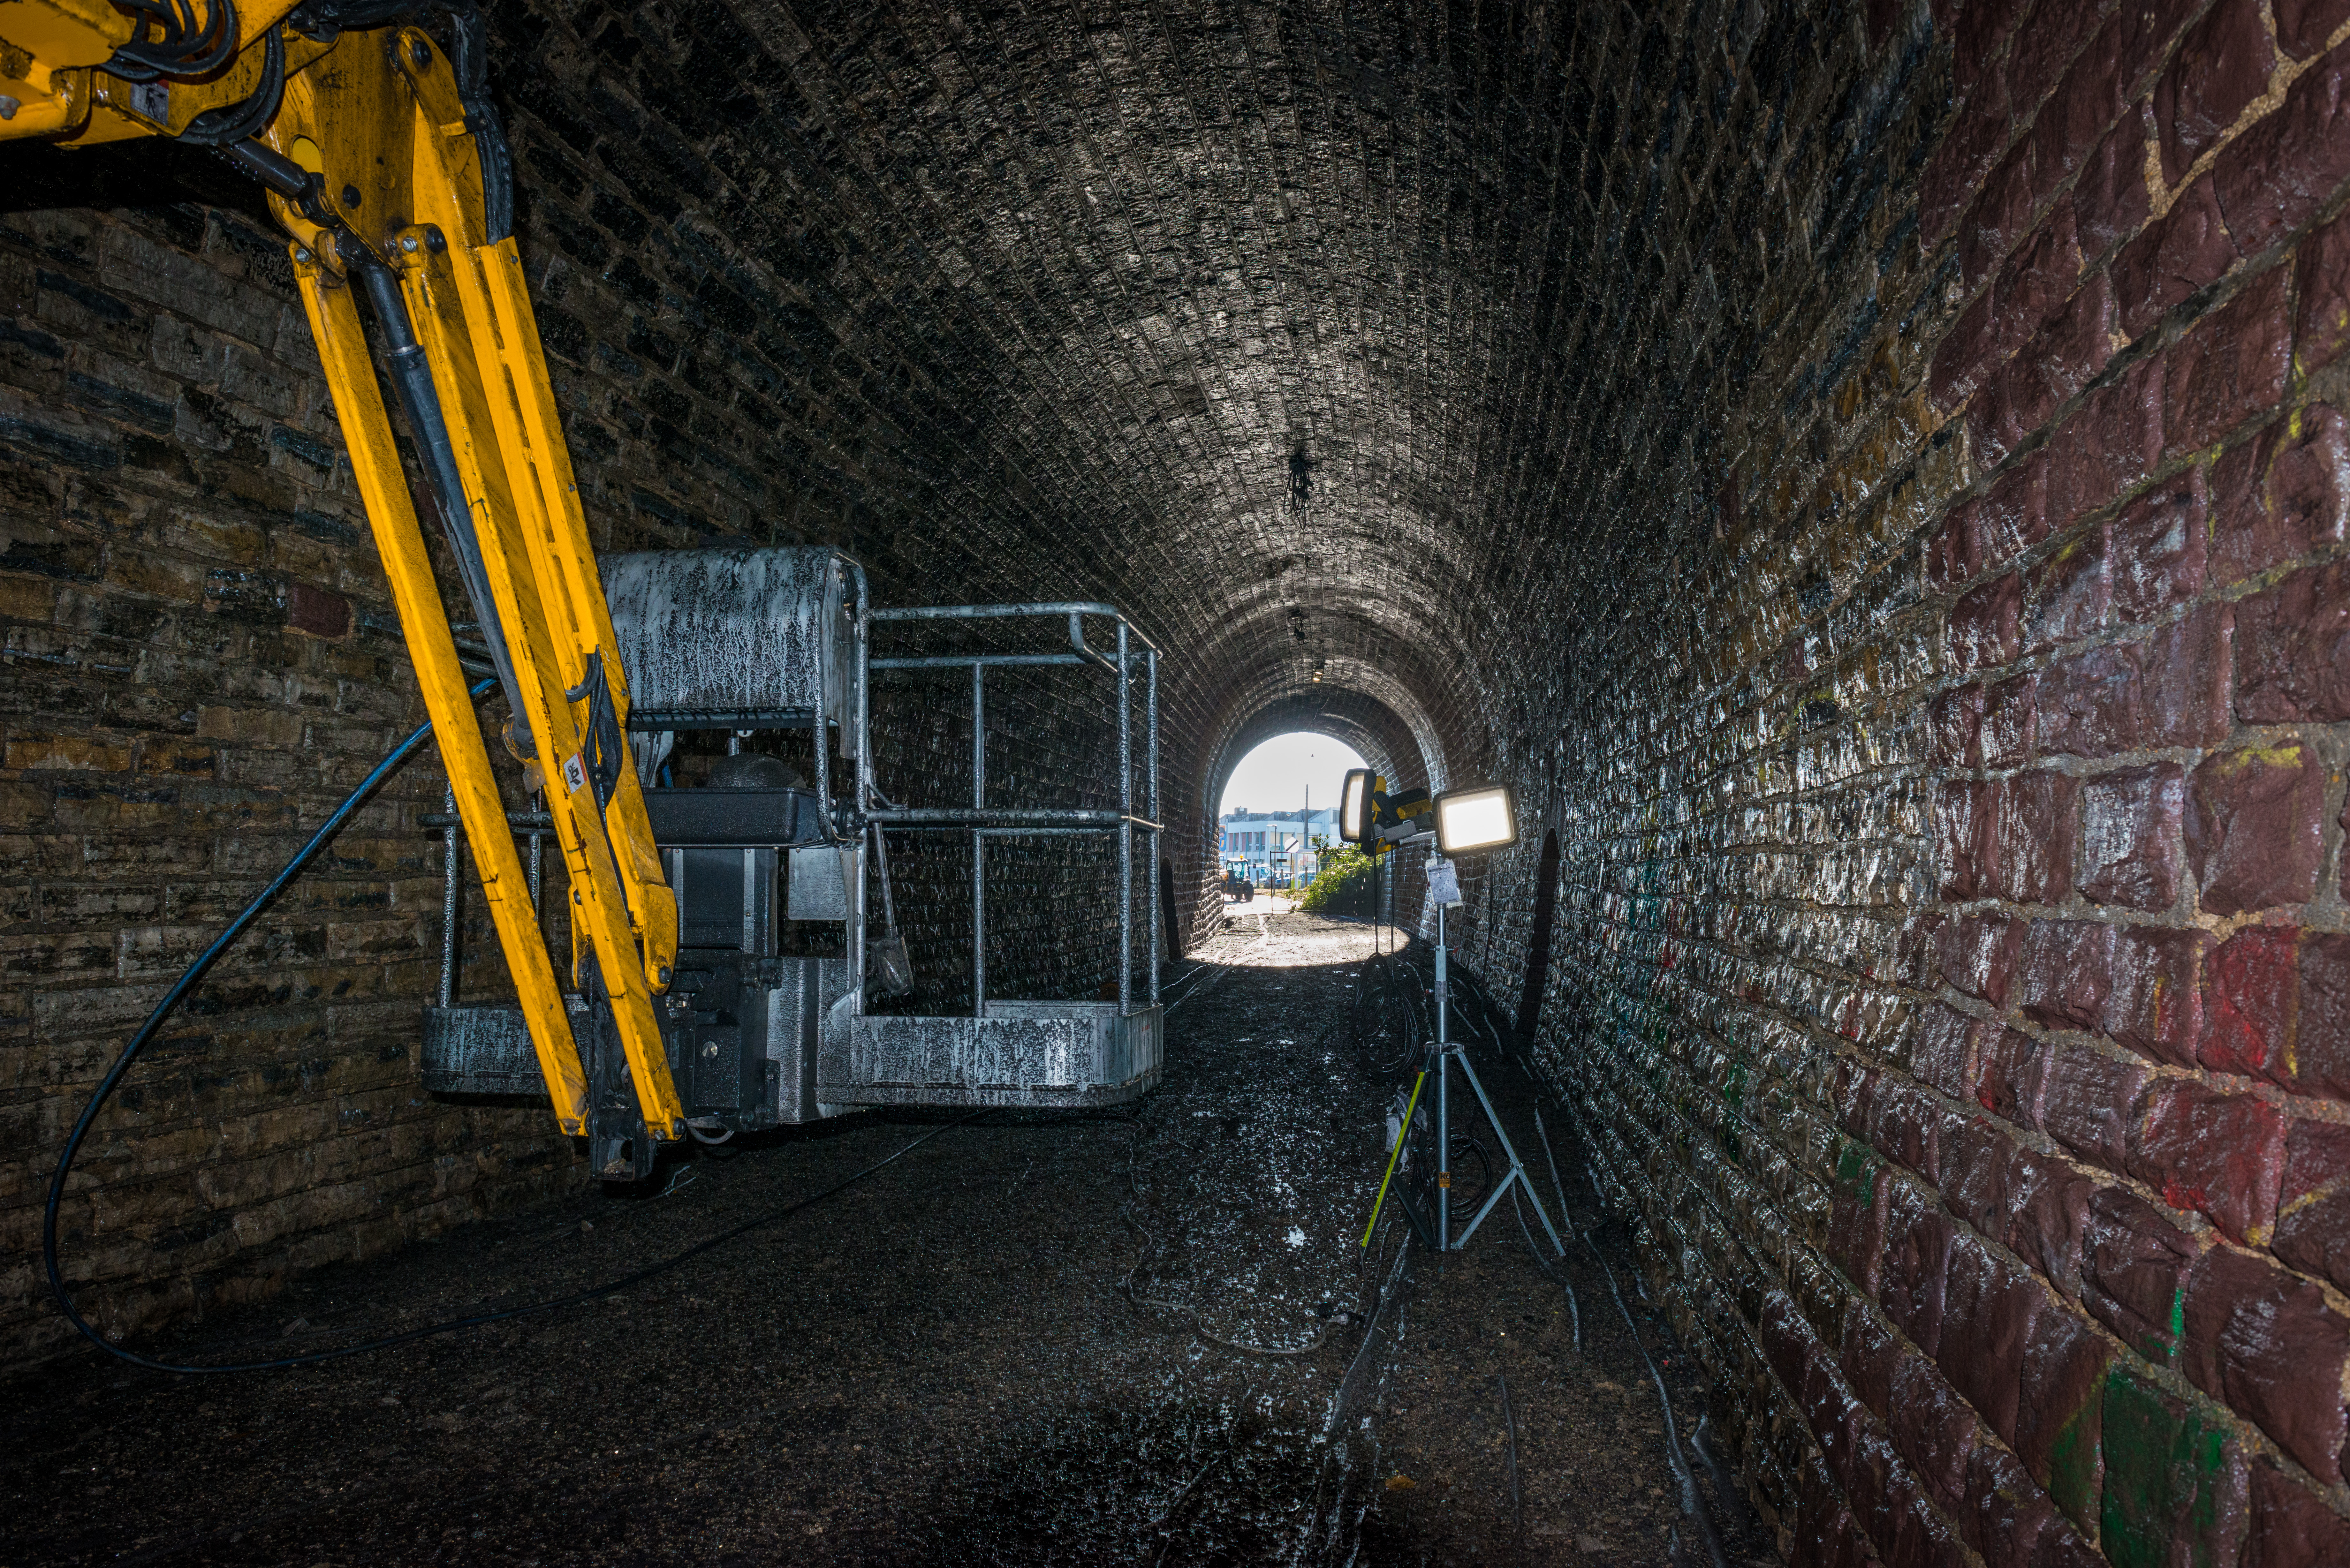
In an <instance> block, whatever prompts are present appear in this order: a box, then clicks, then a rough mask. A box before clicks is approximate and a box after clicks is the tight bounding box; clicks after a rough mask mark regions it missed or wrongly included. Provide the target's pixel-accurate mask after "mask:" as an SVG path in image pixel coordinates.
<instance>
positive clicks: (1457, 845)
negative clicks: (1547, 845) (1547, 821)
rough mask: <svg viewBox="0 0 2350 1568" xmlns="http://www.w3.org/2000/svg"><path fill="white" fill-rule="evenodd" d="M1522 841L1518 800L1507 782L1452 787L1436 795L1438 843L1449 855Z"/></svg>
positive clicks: (1471, 853) (1475, 852) (1466, 853)
mask: <svg viewBox="0 0 2350 1568" xmlns="http://www.w3.org/2000/svg"><path fill="white" fill-rule="evenodd" d="M1517 841H1518V803H1517V800H1516V798H1515V797H1514V796H1513V795H1512V794H1510V786H1509V785H1507V784H1482V785H1479V786H1476V787H1474V788H1470V789H1449V790H1446V791H1445V792H1444V793H1443V794H1440V795H1438V796H1437V797H1436V846H1437V848H1438V849H1440V851H1442V852H1443V853H1444V854H1446V855H1474V854H1477V853H1478V852H1480V851H1482V850H1487V849H1507V848H1508V847H1509V846H1511V845H1513V844H1515V843H1516V842H1517Z"/></svg>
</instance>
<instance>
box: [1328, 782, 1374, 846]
mask: <svg viewBox="0 0 2350 1568" xmlns="http://www.w3.org/2000/svg"><path fill="white" fill-rule="evenodd" d="M1378 787H1379V775H1378V774H1375V773H1373V772H1371V770H1370V769H1368V768H1348V769H1347V784H1346V788H1345V789H1344V790H1343V791H1342V792H1341V793H1340V794H1339V796H1338V838H1339V841H1340V842H1341V843H1346V844H1360V843H1361V842H1362V841H1363V835H1364V834H1366V833H1367V832H1368V831H1369V830H1370V826H1371V796H1372V795H1374V794H1378Z"/></svg>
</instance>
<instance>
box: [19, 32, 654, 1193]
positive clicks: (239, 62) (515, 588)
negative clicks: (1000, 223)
mask: <svg viewBox="0 0 2350 1568" xmlns="http://www.w3.org/2000/svg"><path fill="white" fill-rule="evenodd" d="M436 17H437V18H441V19H442V20H443V21H444V22H445V28H444V35H445V36H443V37H441V38H436V37H434V36H432V35H431V34H429V33H428V32H427V31H426V30H425V29H424V28H423V27H422V26H414V25H406V24H410V23H412V22H417V21H423V20H427V19H431V18H436ZM452 48H453V49H455V50H456V51H457V54H458V57H459V58H458V59H456V60H452V57H451V50H452ZM480 75H481V66H480V37H479V22H478V18H477V17H476V16H475V15H474V13H473V9H472V5H471V0H462V3H459V4H442V5H432V6H423V5H397V4H392V3H387V0H341V3H339V4H338V3H333V0H311V3H309V4H307V5H301V6H298V7H297V6H293V5H286V4H284V3H281V0H234V3H229V0H209V4H207V0H135V3H128V4H126V5H122V6H120V7H118V6H117V5H109V4H104V3H102V0H0V139H11V138H21V137H40V138H44V139H47V140H57V141H61V142H63V143H65V144H66V145H68V146H86V145H89V144H92V143H97V142H102V141H111V140H120V139H123V138H126V137H133V136H176V137H180V138H182V139H184V140H192V141H196V142H199V143H201V144H204V145H210V146H213V147H216V148H218V149H219V150H220V151H221V152H222V153H223V154H224V156H225V157H227V158H228V159H229V160H230V161H232V162H233V163H235V164H237V165H238V166H239V167H241V168H243V169H244V170H245V171H247V172H248V173H251V174H253V175H254V176H255V178H256V179H259V180H260V181H262V182H263V183H264V184H265V185H266V186H267V187H268V189H269V192H270V202H271V206H272V208H273V209H274V210H275V212H276V214H277V217H278V219H279V221H280V222H281V223H283V224H284V225H285V227H286V231H287V232H288V233H289V234H291V235H292V236H293V239H292V244H291V246H290V250H291V253H292V255H293V258H294V271H295V275H296V280H297V282H298V284H299V286H300V289H301V294H302V304H303V308H304V309H305V310H306V311H307V313H308V316H309V320H310V331H311V334H312V336H313V337H316V339H317V346H318V357H319V359H320V360H321V362H322V363H323V364H324V366H325V368H326V373H327V382H328V388H329V389H330V391H331V393H332V395H333V398H334V403H335V413H336V417H337V419H338V421H340V422H341V424H342V428H343V435H344V439H345V441H347V442H348V444H349V447H350V453H351V466H352V469H353V472H355V474H356V475H357V478H358V481H359V493H360V495H361V496H362V498H363V499H364V500H365V502H366V505H367V514H368V522H369V526H370V527H371V528H372V530H373V532H374V535H375V541H376V548H377V550H378V552H379V553H380V555H381V556H382V559H383V568H384V574H385V576H386V577H387V578H389V579H390V585H391V592H392V597H393V600H394V602H395V604H396V605H397V607H398V609H399V613H400V627H401V629H402V631H403V633H404V635H405V636H406V639H407V642H408V649H409V654H410V657H411V659H413V660H414V663H415V666H416V674H417V680H418V683H419V684H420V685H421V687H422V688H423V692H424V701H425V706H426V708H427V710H428V711H430V713H431V715H432V725H433V735H434V738H435V740H436V741H437V742H439V744H440V747H441V754H442V762H443V763H444V764H445V765H446V767H447V769H448V773H449V778H450V781H451V784H452V787H453V788H454V790H455V794H456V798H457V809H458V812H459V815H461V816H462V817H463V822H464V826H465V834H466V837H467V839H468V841H469V842H470V843H471V844H472V846H473V858H474V863H475V865H476V866H477V867H479V869H480V872H481V877H482V885H483V888H484V892H485V894H486V895H487V898H488V902H489V908H490V912H491V915H492V918H493V919H494V921H495V923H496V927H497V932H498V940H499V942H500V943H501V945H502V946H503V947H504V950H505V955H506V961H507V964H508V967H509V968H510V969H511V971H512V972H513V974H514V977H515V987H516V989H517V990H518V992H520V994H521V1001H522V1008H523V1012H524V1014H525V1017H526V1018H527V1019H528V1020H529V1023H530V1033H531V1039H532V1042H533V1044H535V1046H536V1050H537V1054H538V1060H539V1065H540V1068H541V1070H542V1071H543V1072H544V1074H545V1075H546V1085H547V1088H548V1091H549V1092H550V1094H551V1095H552V1096H553V1098H554V1102H555V1114H556V1120H557V1122H558V1123H559V1124H560V1125H561V1127H562V1128H563V1130H564V1131H565V1132H567V1133H573V1134H582V1135H586V1136H587V1137H588V1138H589V1141H590V1157H591V1161H592V1163H593V1164H594V1165H595V1166H596V1168H597V1170H598V1174H599V1175H603V1176H606V1177H612V1178H625V1177H629V1176H631V1175H638V1176H640V1175H643V1174H644V1173H646V1172H647V1171H649V1170H650V1168H651V1163H652V1155H653V1147H652V1146H653V1145H654V1144H655V1143H656V1142H658V1141H659V1140H662V1139H674V1138H682V1137H685V1125H684V1115H685V1113H684V1107H683V1106H682V1105H681V1103H680V1101H679V1097H678V1093H677V1089H676V1086H675V1085H674V1084H673V1083H672V1081H671V1075H670V1070H669V1064H668V1059H667V1056H666V1054H665V1051H664V1047H663V1044H662V1040H661V1033H660V1025H659V1023H657V1021H656V1019H655V1016H654V1012H653V1007H654V1002H653V998H654V997H655V996H656V995H658V994H659V993H660V992H662V991H665V990H666V989H667V988H668V986H669V982H670V971H671V963H672V962H673V961H674V959H675V956H676V946H677V909H676V903H675V900H674V898H673V897H672V895H671V891H670V888H669V887H668V884H667V882H666V880H665V879H664V877H663V874H662V868H661V862H660V855H659V853H658V852H657V851H656V849H655V848H654V845H653V838H652V830H651V826H650V823H649V821H648V820H647V817H646V815H645V805H644V799H643V796H642V794H640V793H639V787H638V783H637V774H636V770H635V768H634V767H633V766H632V765H630V763H629V753H628V748H627V745H626V742H625V740H624V737H623V729H624V727H625V725H626V724H627V722H628V714H629V688H628V680H627V675H626V671H625V670H622V669H621V666H620V659H619V654H618V652H617V651H616V649H615V645H614V640H613V634H612V621H611V613H610V610H609V608H608V606H607V605H606V603H605V599H604V590H603V584H602V580H601V578H600V576H598V572H597V567H596V556H595V551H594V550H593V548H592V547H591V546H590V545H589V544H588V539H587V520H586V518H585V517H584V515H583V514H581V512H580V507H579V489H578V484H577V480H576V479H575V478H574V476H573V474H572V471H571V460H570V455H569V452H568V451H567V447H566V445H565V442H564V437H563V425H562V421H561V419H560V417H559V416H558V414H557V413H556V405H555V395H554V391H553V389H552V387H551V386H550V384H549V382H548V379H547V373H546V358H545V356H544V355H543V354H542V352H541V350H540V348H539V340H538V328H537V325H536V321H535V319H534V318H533V316H532V313H531V306H530V297H529V291H528V289H527V287H526V286H525V284H524V281H523V275H522V262H521V257H520V255H519V254H518V253H517V251H516V249H515V241H514V237H513V234H511V232H510V230H511V211H512V196H511V187H510V184H509V175H508V171H507V165H506V151H505V144H504V133H503V131H502V130H500V129H499V127H498V124H497V120H496V116H495V113H494V110H492V109H490V107H489V105H488V101H487V99H486V98H485V97H484V96H483V94H482V91H481V81H480ZM361 296H365V299H366V302H367V306H366V313H365V314H366V315H367V316H371V317H373V320H374V327H375V339H374V342H373V344H372V345H370V342H369V335H368V331H367V329H366V327H365V326H364V325H363V317H362V310H361V306H360V299H361ZM379 365H380V367H381V368H382V369H383V371H384V372H385V376H386V379H388V380H390V383H391V385H392V386H393V388H394V389H395V391H396V392H397V394H398V396H399V399H400V403H401V405H402V413H403V415H404V417H405V419H406V421H407V424H408V427H409V434H410V438H411V441H412V442H413V445H414V448H415V451H416V452H417V455H418V457H419V458H420V459H421V462H422V466H423V468H424V470H425V474H424V478H425V480H426V482H427V488H428V490H429V492H430V493H431V494H432V497H433V499H434V501H435V502H436V508H435V509H436V510H437V511H438V512H439V513H440V514H441V515H440V517H439V518H438V522H439V523H440V524H441V526H442V529H443V531H444V533H445V534H446V535H447V536H448V539H449V543H450V545H451V546H452V549H453V551H454V553H455V554H456V556H457V557H458V559H459V562H460V566H461V568H462V573H463V576H464V579H465V587H466V589H467V592H468V594H469V596H470V597H471V598H472V600H473V613H474V618H475V619H476V620H477V621H478V623H479V624H480V625H481V627H482V628H483V633H484V638H485V639H486V640H487V641H488V643H489V645H490V648H491V651H492V654H493V658H494V662H495V663H496V665H497V668H498V673H499V676H500V679H501V680H502V682H503V683H504V687H505V691H506V696H507V698H508V701H509V702H510V703H511V705H512V709H513V712H514V719H513V722H512V723H511V725H510V728H509V732H508V735H507V743H508V744H509V745H510V746H511V747H512V748H513V749H514V750H515V752H516V753H517V754H518V755H520V756H521V757H523V758H524V760H525V762H526V763H530V764H532V765H533V767H534V768H535V770H536V775H537V777H538V778H539V779H540V780H542V781H543V783H544V786H545V788H546V797H547V802H548V807H549V811H550V814H551V815H552V816H553V818H554V826H555V833H556V838H557V839H558V841H559V842H560V843H561V846H562V850H563V856H564V859H565V863H566V867H567V871H568V872H569V877H570V888H571V898H572V903H573V906H574V908H573V910H572V929H573V933H574V935H573V962H574V970H575V975H576V978H577V983H578V984H579V985H580V987H581V989H582V990H583V991H585V992H586V993H587V999H588V1002H589V1004H590V1005H589V1013H588V1020H589V1026H591V1027H593V1028H595V1029H597V1030H598V1032H599V1033H601V1035H602V1039H603V1040H604V1042H605V1043H606V1044H610V1045H616V1046H617V1047H618V1049H617V1050H608V1051H596V1052H591V1059H597V1060H607V1061H612V1060H620V1059H625V1061H626V1063H627V1064H628V1073H627V1075H626V1077H625V1078H622V1077H620V1076H619V1075H618V1074H617V1073H614V1074H613V1075H611V1078H612V1081H611V1082H608V1083H591V1082H590V1081H589V1077H588V1075H587V1073H586V1072H584V1071H583V1069H582V1059H581V1054H580V1051H579V1048H578V1045H577V1043H576V1042H575V1040H574V1036H573V1033H572V1025H571V1021H570V1018H569V1016H568V1014H567V1012H566V1009H565V1003H564V1000H563V997H562V995H561V993H560V992H559V990H558V988H557V986H556V977H555V973H554V970H553V966H552V964H551V962H550V961H549V959H548V957H547V952H546V943H545V941H544V940H543V939H542V938H541V936H540V933H539V927H538V924H537V920H536V916H535V914H534V912H533V910H532V909H531V906H530V899H529V894H528V892H527V890H526V882H525V877H524V875H523V871H522V867H521V863H520V860H519V858H518V857H517V856H516V854H515V846H514V839H513V836H512V835H511V833H510V831H509V829H508V827H507V824H506V816H505V807H504V803H503V802H502V801H501V800H500V799H499V795H498V788H497V783H496V780H495V778H494V775H493V774H492V773H491V771H490V759H489V753H488V750H487V748H486V747H485V745H484V742H483V737H482V733H481V729H480V726H479V724H478V723H477V722H476V721H475V720H474V718H473V709H472V705H471V703H470V702H469V701H467V698H466V684H467V682H466V677H465V675H464V673H463V670H461V669H460V668H459V665H458V662H457V649H456V643H455V639H454V637H453V635H452V630H451V626H450V620H449V616H448V612H447V610H446V608H445V607H443V605H442V598H441V593H440V588H439V585H438V584H437V583H436V582H435V580H434V578H433V576H432V566H431V564H430V561H429V559H428V557H427V556H426V554H425V548H424V538H423V535H422V532H421V529H420V528H419V526H418V520H417V514H416V510H415V507H414V505H413V504H411V499H410V489H409V483H408V479H407V476H406V474H405V473H404V472H403V471H402V469H401V466H400V454H399V451H398V448H397V447H396V445H395V444H394V441H393V436H392V427H391V423H390V417H389V415H388V412H387V410H386V409H385V407H384V403H383V400H382V397H381V395H380V392H379V390H378V387H377V380H376V369H377V367H378V366H379Z"/></svg>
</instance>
